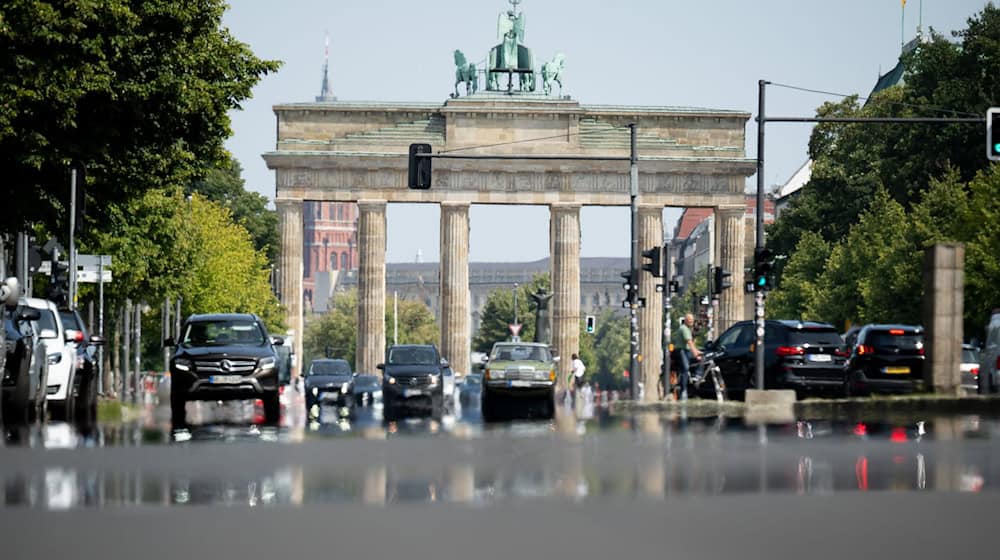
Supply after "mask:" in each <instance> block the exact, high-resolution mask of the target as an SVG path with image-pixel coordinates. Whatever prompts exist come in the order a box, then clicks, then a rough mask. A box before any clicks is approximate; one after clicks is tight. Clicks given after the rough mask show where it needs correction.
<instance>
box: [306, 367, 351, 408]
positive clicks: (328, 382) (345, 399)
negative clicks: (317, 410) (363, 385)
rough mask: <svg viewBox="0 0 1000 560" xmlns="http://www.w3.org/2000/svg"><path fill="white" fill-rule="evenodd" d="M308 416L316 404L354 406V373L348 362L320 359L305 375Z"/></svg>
mask: <svg viewBox="0 0 1000 560" xmlns="http://www.w3.org/2000/svg"><path fill="white" fill-rule="evenodd" d="M305 389H306V414H309V410H310V409H312V407H313V405H315V404H319V405H322V404H332V405H336V406H353V405H354V373H353V372H352V371H351V364H350V363H349V362H348V361H347V360H333V359H327V358H324V359H320V360H313V361H312V363H311V364H309V370H308V371H307V372H306V375H305Z"/></svg>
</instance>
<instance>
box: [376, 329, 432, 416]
mask: <svg viewBox="0 0 1000 560" xmlns="http://www.w3.org/2000/svg"><path fill="white" fill-rule="evenodd" d="M376 367H377V368H378V369H380V370H382V402H383V405H384V407H385V410H386V411H389V410H390V409H392V408H395V407H398V406H400V405H412V404H422V405H425V406H426V405H430V406H431V407H432V408H433V409H434V410H441V409H442V407H443V406H444V376H445V374H446V371H445V370H447V369H448V367H449V366H448V362H447V361H446V360H444V359H443V358H441V354H439V353H438V349H437V347H436V346H434V345H432V344H400V345H396V346H390V347H389V350H388V351H387V352H386V359H385V363H384V364H378V366H376Z"/></svg>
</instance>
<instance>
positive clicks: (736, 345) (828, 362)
mask: <svg viewBox="0 0 1000 560" xmlns="http://www.w3.org/2000/svg"><path fill="white" fill-rule="evenodd" d="M923 337H924V331H923V328H922V327H919V326H912V325H865V326H864V327H858V328H855V329H851V330H850V331H848V332H847V333H846V335H845V336H844V337H841V335H840V334H839V333H838V332H837V330H836V329H835V328H834V327H833V326H832V325H829V324H826V323H817V322H811V321H785V320H769V321H766V322H765V331H764V385H765V387H766V388H768V389H792V390H794V391H795V392H796V393H797V394H799V395H805V394H810V393H832V394H839V395H864V394H869V393H872V392H910V391H913V390H915V389H916V388H917V387H918V384H919V383H920V382H922V380H923V367H924V359H925V357H924V338H923ZM755 339H756V331H755V325H754V323H753V322H752V321H743V322H740V323H737V324H735V325H733V326H732V327H731V328H729V329H728V330H727V331H726V332H724V333H722V336H720V337H719V338H718V340H716V341H715V342H710V343H709V344H708V345H707V349H709V350H712V351H714V352H717V353H718V357H716V358H715V363H716V364H717V365H718V366H719V368H720V370H721V372H722V376H723V379H725V382H726V387H727V389H728V391H730V392H740V391H744V390H746V389H750V388H754V386H755V376H754V375H753V372H754V357H755V348H754V342H755Z"/></svg>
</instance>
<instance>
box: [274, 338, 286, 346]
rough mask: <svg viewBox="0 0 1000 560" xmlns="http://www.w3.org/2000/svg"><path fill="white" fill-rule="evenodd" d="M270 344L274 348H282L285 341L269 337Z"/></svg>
mask: <svg viewBox="0 0 1000 560" xmlns="http://www.w3.org/2000/svg"><path fill="white" fill-rule="evenodd" d="M271 344H273V345H274V346H284V345H285V339H284V338H281V337H280V336H272V337H271Z"/></svg>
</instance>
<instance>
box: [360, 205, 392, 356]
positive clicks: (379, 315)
mask: <svg viewBox="0 0 1000 560" xmlns="http://www.w3.org/2000/svg"><path fill="white" fill-rule="evenodd" d="M358 213H359V214H360V216H359V218H358V233H357V235H358V260H359V263H358V342H357V349H356V350H355V359H354V369H355V370H356V371H358V372H360V373H369V374H373V373H377V372H378V370H377V369H375V366H376V365H378V364H380V363H382V362H383V360H384V359H385V201H384V200H360V201H358Z"/></svg>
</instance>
